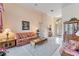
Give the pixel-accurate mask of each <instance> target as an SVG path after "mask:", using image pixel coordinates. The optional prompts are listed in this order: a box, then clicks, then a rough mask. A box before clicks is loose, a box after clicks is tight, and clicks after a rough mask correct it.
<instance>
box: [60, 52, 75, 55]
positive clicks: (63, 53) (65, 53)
mask: <svg viewBox="0 0 79 59" xmlns="http://www.w3.org/2000/svg"><path fill="white" fill-rule="evenodd" d="M61 56H74V55H71V54H69V53H67V52H65V51H63V52H62V54H61Z"/></svg>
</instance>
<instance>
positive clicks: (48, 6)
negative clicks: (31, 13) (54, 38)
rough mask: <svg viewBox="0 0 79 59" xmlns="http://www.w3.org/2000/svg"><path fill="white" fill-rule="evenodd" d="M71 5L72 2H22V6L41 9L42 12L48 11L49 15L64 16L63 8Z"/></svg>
mask: <svg viewBox="0 0 79 59" xmlns="http://www.w3.org/2000/svg"><path fill="white" fill-rule="evenodd" d="M68 5H70V3H38V4H37V3H26V4H22V6H28V7H30V8H32V9H33V10H37V11H40V12H42V13H46V14H48V15H51V16H54V17H61V16H62V8H63V7H65V6H68Z"/></svg>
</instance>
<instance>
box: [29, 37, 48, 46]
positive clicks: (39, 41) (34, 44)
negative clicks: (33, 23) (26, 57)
mask: <svg viewBox="0 0 79 59" xmlns="http://www.w3.org/2000/svg"><path fill="white" fill-rule="evenodd" d="M45 41H47V39H41V38H37V39H34V40H32V41H30V44H31V45H32V46H33V47H35V46H36V45H39V44H42V43H44V42H45Z"/></svg>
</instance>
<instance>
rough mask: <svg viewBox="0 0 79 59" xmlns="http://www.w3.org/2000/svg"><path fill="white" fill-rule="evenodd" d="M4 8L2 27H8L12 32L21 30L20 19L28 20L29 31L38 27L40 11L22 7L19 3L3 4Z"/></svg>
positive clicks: (40, 17)
mask: <svg viewBox="0 0 79 59" xmlns="http://www.w3.org/2000/svg"><path fill="white" fill-rule="evenodd" d="M4 9H5V11H4V13H3V25H4V29H6V28H10V29H11V30H12V31H14V32H22V23H21V21H22V20H25V21H29V22H30V30H29V31H36V28H38V27H39V22H40V21H41V20H42V13H39V12H37V11H34V10H32V9H30V8H27V7H26V8H23V7H22V6H20V5H19V4H12V3H11V4H4ZM24 31H26V30H24Z"/></svg>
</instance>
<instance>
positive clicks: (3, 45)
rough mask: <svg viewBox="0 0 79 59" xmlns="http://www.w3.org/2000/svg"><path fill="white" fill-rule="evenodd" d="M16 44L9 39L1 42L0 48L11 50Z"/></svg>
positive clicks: (13, 40)
mask: <svg viewBox="0 0 79 59" xmlns="http://www.w3.org/2000/svg"><path fill="white" fill-rule="evenodd" d="M15 44H16V42H15V39H9V40H7V41H6V40H5V39H3V40H1V41H0V48H11V47H14V46H15Z"/></svg>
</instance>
